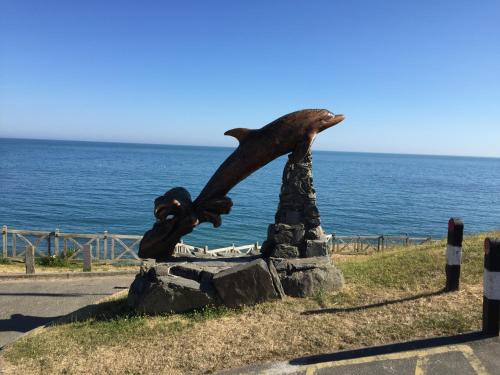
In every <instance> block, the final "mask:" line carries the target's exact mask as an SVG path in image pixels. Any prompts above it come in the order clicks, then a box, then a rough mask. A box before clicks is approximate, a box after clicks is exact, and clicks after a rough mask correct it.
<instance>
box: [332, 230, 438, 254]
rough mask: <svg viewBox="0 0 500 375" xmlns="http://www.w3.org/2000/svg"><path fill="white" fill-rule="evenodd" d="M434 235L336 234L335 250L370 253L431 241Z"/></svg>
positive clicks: (342, 252)
mask: <svg viewBox="0 0 500 375" xmlns="http://www.w3.org/2000/svg"><path fill="white" fill-rule="evenodd" d="M431 240H432V237H430V236H428V237H411V236H408V235H404V236H387V235H379V236H335V235H334V237H333V240H332V242H333V252H334V253H339V254H370V253H373V252H379V251H384V250H385V249H387V248H390V247H394V246H410V245H421V244H424V243H427V242H430V241H431Z"/></svg>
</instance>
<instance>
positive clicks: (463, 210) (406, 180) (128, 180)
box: [0, 139, 500, 248]
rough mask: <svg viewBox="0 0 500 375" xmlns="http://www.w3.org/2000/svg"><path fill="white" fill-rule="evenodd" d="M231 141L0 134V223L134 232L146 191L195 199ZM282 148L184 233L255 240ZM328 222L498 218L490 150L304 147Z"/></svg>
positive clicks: (271, 203) (491, 223)
mask: <svg viewBox="0 0 500 375" xmlns="http://www.w3.org/2000/svg"><path fill="white" fill-rule="evenodd" d="M232 151H233V150H232V149H230V148H212V147H187V146H165V145H142V144H120V143H94V142H72V141H42V140H18V139H0V161H1V162H0V225H7V226H9V227H12V228H17V229H32V230H50V231H52V230H54V229H55V228H59V229H60V230H61V231H65V232H78V233H96V232H103V231H104V230H107V231H109V232H110V233H121V234H143V233H144V231H145V230H147V229H149V228H150V227H151V225H152V223H153V213H152V210H153V200H154V198H155V197H156V196H158V195H161V194H163V193H164V192H165V191H166V190H168V189H170V188H172V187H175V186H184V187H185V188H186V189H188V191H190V193H191V195H192V196H193V198H195V197H196V196H197V194H198V193H199V192H200V191H201V189H202V188H203V186H204V185H205V183H206V182H207V181H208V179H209V178H210V177H211V175H212V174H213V172H214V171H215V170H216V169H217V167H218V166H219V165H220V163H222V162H223V161H224V159H225V158H226V157H227V156H228V155H229V154H230V153H231V152H232ZM285 162H286V158H285V157H282V158H280V159H277V160H275V161H274V162H272V163H270V164H269V165H267V166H266V167H264V168H262V169H261V170H259V171H257V172H256V173H255V174H253V175H252V176H250V177H249V178H248V179H247V180H245V181H243V182H242V183H241V184H239V185H238V186H236V187H235V188H234V189H233V190H232V191H231V192H230V194H229V196H230V197H231V198H232V199H233V202H234V207H233V210H232V212H231V214H230V215H226V216H223V223H222V226H221V227H220V228H217V229H215V228H212V226H211V224H208V223H205V224H202V225H201V226H200V227H198V228H196V229H195V230H194V232H193V233H192V234H190V235H188V236H186V237H185V241H186V242H187V243H190V244H193V245H197V246H203V245H208V246H209V247H210V248H213V247H220V246H227V245H230V244H231V243H235V244H247V243H252V242H255V241H259V242H262V241H263V240H264V239H265V236H266V228H267V225H268V224H269V223H272V222H273V220H274V213H275V211H276V208H277V204H278V196H279V190H280V183H281V175H282V170H283V167H284V164H285ZM313 166H314V184H315V188H316V192H317V199H318V207H319V210H320V213H321V218H322V225H323V228H324V229H325V230H326V231H327V232H330V233H331V232H336V233H337V234H338V235H349V234H382V233H383V234H403V233H408V234H410V235H417V236H419V235H431V236H433V237H444V236H445V235H446V230H447V221H448V218H449V217H451V216H459V217H462V218H463V219H464V222H465V230H466V232H467V233H472V232H477V231H483V230H490V229H498V228H500V159H494V158H469V157H447V156H416V155H394V154H369V153H345V152H323V151H314V150H313Z"/></svg>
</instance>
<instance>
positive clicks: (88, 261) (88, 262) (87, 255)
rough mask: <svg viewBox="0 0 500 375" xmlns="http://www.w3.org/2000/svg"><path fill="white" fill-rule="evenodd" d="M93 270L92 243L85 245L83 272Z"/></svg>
mask: <svg viewBox="0 0 500 375" xmlns="http://www.w3.org/2000/svg"><path fill="white" fill-rule="evenodd" d="M90 271H92V245H90V244H87V245H83V272H90Z"/></svg>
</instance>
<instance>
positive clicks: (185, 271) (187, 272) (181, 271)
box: [170, 263, 203, 281]
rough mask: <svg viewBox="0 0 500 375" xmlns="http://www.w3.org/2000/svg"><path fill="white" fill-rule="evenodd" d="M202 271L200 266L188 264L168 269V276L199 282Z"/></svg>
mask: <svg viewBox="0 0 500 375" xmlns="http://www.w3.org/2000/svg"><path fill="white" fill-rule="evenodd" d="M202 271H203V268H201V267H200V266H197V265H195V264H189V263H187V264H179V265H177V266H172V267H171V268H170V274H172V275H175V276H179V277H183V278H185V279H190V280H194V281H199V280H200V274H201V272H202Z"/></svg>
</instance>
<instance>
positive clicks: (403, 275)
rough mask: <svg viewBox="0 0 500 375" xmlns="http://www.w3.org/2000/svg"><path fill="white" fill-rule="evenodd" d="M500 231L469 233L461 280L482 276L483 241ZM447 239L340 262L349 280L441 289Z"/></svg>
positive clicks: (471, 280)
mask: <svg viewBox="0 0 500 375" xmlns="http://www.w3.org/2000/svg"><path fill="white" fill-rule="evenodd" d="M499 234H500V233H499V232H490V233H485V234H480V235H474V236H468V237H466V238H465V239H464V242H463V256H462V267H461V282H465V283H469V284H475V283H478V282H480V281H481V280H482V277H483V259H484V258H483V257H484V254H483V241H484V238H485V237H486V236H490V237H495V236H498V235H499ZM445 248H446V241H445V240H442V241H435V242H432V243H428V244H424V245H420V246H412V247H399V248H396V249H394V250H387V251H385V252H383V253H377V254H373V255H371V256H370V257H363V258H360V259H356V258H355V257H353V259H352V260H347V261H344V262H342V263H339V264H338V266H339V268H340V269H341V270H342V272H343V273H344V277H345V279H346V283H347V284H355V285H360V286H368V287H373V288H395V289H399V290H414V291H418V290H428V289H438V288H441V287H443V286H444V284H445V273H444V267H445V264H446V260H445Z"/></svg>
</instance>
